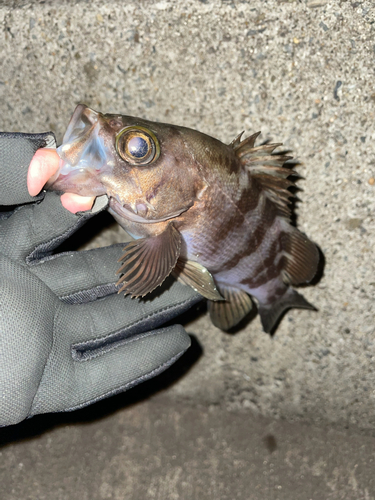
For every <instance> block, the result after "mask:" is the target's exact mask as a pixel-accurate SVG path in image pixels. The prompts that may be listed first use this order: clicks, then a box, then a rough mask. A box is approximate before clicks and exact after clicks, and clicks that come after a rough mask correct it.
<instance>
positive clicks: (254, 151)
mask: <svg viewBox="0 0 375 500" xmlns="http://www.w3.org/2000/svg"><path fill="white" fill-rule="evenodd" d="M259 134H260V132H257V133H256V134H253V135H251V136H250V137H247V138H246V139H244V140H243V141H241V136H242V134H240V135H239V136H237V137H236V139H234V141H233V142H232V143H231V146H232V147H233V150H234V152H235V155H236V156H237V158H238V159H239V160H240V162H241V163H242V165H244V166H245V167H246V169H247V170H248V172H249V173H250V174H251V177H252V179H253V180H254V181H256V182H258V183H259V184H260V185H261V187H262V188H263V189H264V191H265V193H266V195H267V196H268V198H269V199H271V200H272V201H273V202H274V203H275V204H276V205H277V207H278V210H279V212H280V215H283V216H285V217H289V216H290V207H289V205H290V198H293V197H294V195H293V194H292V193H291V192H290V191H289V188H290V187H294V186H295V183H294V182H293V181H291V180H290V179H288V177H289V176H291V175H293V176H296V177H300V176H299V175H298V174H297V173H296V172H295V171H294V170H292V169H291V168H289V167H285V166H284V164H285V162H286V161H288V160H290V159H291V158H292V156H287V155H284V154H273V151H274V150H275V149H276V148H277V147H278V146H281V145H282V143H274V144H263V145H262V146H256V147H255V141H256V139H257V137H258V136H259Z"/></svg>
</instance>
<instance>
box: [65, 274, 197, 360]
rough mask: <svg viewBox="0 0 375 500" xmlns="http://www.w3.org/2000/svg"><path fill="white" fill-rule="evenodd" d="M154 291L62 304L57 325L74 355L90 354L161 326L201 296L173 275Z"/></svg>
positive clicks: (78, 356)
mask: <svg viewBox="0 0 375 500" xmlns="http://www.w3.org/2000/svg"><path fill="white" fill-rule="evenodd" d="M155 292H156V293H153V294H150V298H148V297H147V298H143V299H137V298H131V297H129V296H126V297H124V296H123V295H122V294H117V293H116V294H114V295H110V296H108V297H105V298H103V299H99V300H96V301H94V302H89V303H86V304H80V305H66V304H62V306H63V313H62V314H60V315H59V316H58V318H56V320H55V327H56V329H57V331H58V332H62V333H60V335H64V336H65V338H67V339H68V342H69V344H70V345H71V354H72V356H73V358H75V359H83V358H89V357H94V356H96V355H97V354H98V353H99V354H100V353H102V352H104V351H106V350H107V349H111V348H112V347H113V346H114V345H116V344H117V343H118V342H121V341H122V340H123V339H125V338H129V337H131V336H133V335H136V334H139V333H142V332H147V331H149V330H154V329H155V328H158V327H160V326H161V325H163V324H165V323H166V322H168V321H170V320H172V319H173V318H175V317H176V316H177V315H179V314H181V313H183V312H185V311H186V310H188V309H189V308H190V307H192V306H193V305H194V304H196V303H197V302H199V301H200V300H202V296H201V295H199V294H198V293H196V292H194V290H192V289H191V288H190V287H188V286H185V285H182V284H181V283H177V282H175V281H174V280H173V278H171V280H170V281H169V283H166V284H165V285H164V288H162V287H160V289H159V290H157V291H155Z"/></svg>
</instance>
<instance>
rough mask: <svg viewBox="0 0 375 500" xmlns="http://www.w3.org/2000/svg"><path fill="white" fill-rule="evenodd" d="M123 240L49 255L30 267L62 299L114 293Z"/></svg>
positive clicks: (71, 300)
mask: <svg viewBox="0 0 375 500" xmlns="http://www.w3.org/2000/svg"><path fill="white" fill-rule="evenodd" d="M124 245H125V243H123V244H118V245H112V246H109V247H103V248H94V249H92V250H85V251H80V252H71V253H70V252H69V253H63V254H60V255H59V254H58V255H53V256H51V257H49V258H47V259H45V260H41V261H39V262H38V263H36V264H35V265H33V266H31V267H30V271H31V272H32V273H33V274H35V275H36V276H38V277H39V278H40V279H41V280H42V281H44V283H46V285H47V286H48V287H49V288H50V289H51V290H53V291H54V292H55V294H56V295H57V296H58V297H60V298H61V299H62V300H64V302H67V303H70V304H74V303H79V302H88V301H90V300H95V299H97V298H98V297H102V296H104V295H108V294H110V293H115V292H116V288H115V283H116V282H117V280H118V278H119V276H118V275H117V274H116V271H117V269H118V267H119V264H118V262H117V260H118V259H119V258H120V257H121V255H122V254H123V248H124Z"/></svg>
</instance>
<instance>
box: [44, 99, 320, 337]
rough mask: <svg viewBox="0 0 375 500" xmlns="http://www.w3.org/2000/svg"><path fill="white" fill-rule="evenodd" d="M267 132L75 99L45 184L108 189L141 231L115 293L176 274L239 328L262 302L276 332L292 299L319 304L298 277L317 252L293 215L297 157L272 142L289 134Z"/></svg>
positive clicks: (127, 224) (121, 219)
mask: <svg viewBox="0 0 375 500" xmlns="http://www.w3.org/2000/svg"><path fill="white" fill-rule="evenodd" d="M259 134H260V132H257V133H255V134H252V135H250V136H249V137H247V138H245V139H242V136H243V133H241V134H239V135H238V136H237V137H236V138H235V139H234V140H233V141H232V142H231V143H230V144H224V143H223V142H221V141H219V140H217V139H215V138H213V137H210V136H208V135H206V134H204V133H201V132H199V131H196V130H193V129H190V128H186V127H182V126H176V125H171V124H165V123H158V122H152V121H148V120H145V119H142V118H136V117H131V116H125V115H120V114H103V113H100V112H97V111H94V110H93V109H90V108H89V107H87V106H85V105H84V104H79V105H78V106H77V108H76V109H75V111H74V113H73V115H72V117H71V120H70V122H69V124H68V127H67V130H66V132H65V135H64V138H63V142H62V144H61V146H60V147H59V148H58V149H57V152H58V154H59V157H60V164H59V169H58V172H57V173H56V175H55V176H54V177H53V178H51V179H50V181H49V182H48V183H47V186H46V188H47V189H50V190H55V191H58V192H69V193H76V194H80V195H82V196H101V195H107V197H108V208H107V209H108V211H109V212H110V213H111V214H112V216H113V217H114V218H115V220H116V221H117V222H118V223H119V224H120V226H122V228H123V229H124V230H125V231H126V232H127V233H128V234H129V235H130V236H132V238H133V240H132V241H131V242H130V243H128V244H127V245H126V247H125V248H124V253H123V255H122V256H121V258H120V259H119V262H120V264H121V265H120V267H119V269H118V275H119V279H118V283H117V285H118V290H119V292H123V293H125V294H130V295H131V296H132V297H144V296H146V295H147V294H149V293H150V292H152V291H153V290H154V289H155V288H157V287H158V286H159V285H161V284H162V283H163V282H164V280H165V279H166V278H167V276H169V275H170V274H172V275H173V276H174V277H175V278H176V279H178V280H179V281H181V282H182V283H184V284H185V285H189V286H191V287H192V288H193V289H194V290H196V291H197V292H199V293H200V294H201V295H202V296H204V297H205V298H206V299H207V300H208V310H209V314H210V317H211V320H212V322H213V324H214V325H215V326H217V327H218V328H220V329H222V330H224V331H227V330H231V329H232V328H234V327H235V326H236V325H238V323H239V322H240V321H241V320H242V319H243V318H244V317H246V316H247V315H248V314H249V312H250V311H251V310H252V309H253V306H254V303H255V304H256V306H257V309H258V312H259V315H260V319H261V323H262V326H263V330H264V331H265V332H268V333H269V332H272V331H274V329H275V327H276V325H277V324H278V321H279V319H280V317H281V316H282V315H283V313H284V312H285V311H286V310H288V309H290V308H305V309H315V308H314V306H312V305H311V304H310V303H309V302H307V300H306V299H305V298H304V297H303V296H302V295H301V294H299V293H298V292H297V291H296V290H295V289H294V288H293V287H294V286H296V285H301V284H306V283H309V282H310V281H311V280H312V279H313V278H314V276H315V274H316V272H317V266H318V261H319V252H318V248H317V246H316V245H315V244H314V243H313V242H312V241H311V240H309V238H308V237H307V236H306V235H305V234H303V233H302V232H300V231H299V230H298V229H297V228H296V227H295V226H294V225H292V224H291V200H292V198H293V196H294V195H293V194H292V192H291V189H290V188H292V187H293V186H295V180H294V179H295V178H298V175H297V173H296V171H295V170H293V169H292V168H291V167H290V165H289V164H288V163H286V162H287V161H288V160H290V159H291V157H290V156H287V155H286V154H283V153H277V152H275V149H276V148H278V147H279V146H281V145H282V144H281V143H272V144H270V143H265V144H263V145H256V140H257V138H258V136H259Z"/></svg>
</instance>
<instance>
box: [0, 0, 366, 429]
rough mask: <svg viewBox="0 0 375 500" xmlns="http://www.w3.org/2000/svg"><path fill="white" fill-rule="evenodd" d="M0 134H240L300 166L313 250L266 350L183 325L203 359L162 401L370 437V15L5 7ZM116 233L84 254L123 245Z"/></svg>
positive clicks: (140, 5)
mask: <svg viewBox="0 0 375 500" xmlns="http://www.w3.org/2000/svg"><path fill="white" fill-rule="evenodd" d="M0 20H1V25H2V26H3V30H2V31H1V34H0V37H1V48H2V53H1V56H2V58H1V59H2V61H1V69H0V80H1V81H0V92H1V99H0V129H1V130H6V131H23V132H38V131H45V130H53V131H54V132H55V133H56V135H57V137H58V140H60V141H61V139H62V135H63V133H64V129H65V128H66V125H67V122H68V120H69V117H70V115H71V113H72V111H73V109H74V107H75V105H76V104H77V103H80V102H84V103H86V104H88V105H90V106H91V107H93V108H94V109H97V110H101V111H103V112H116V113H118V112H121V113H124V114H131V115H135V116H141V117H145V118H148V119H151V120H158V121H167V122H171V123H175V124H179V125H185V126H189V127H193V128H197V129H199V130H201V131H202V132H206V133H208V134H210V135H213V136H215V137H217V138H219V139H221V140H223V141H225V142H230V141H231V140H232V139H233V138H234V137H235V136H236V134H238V133H239V132H240V131H242V130H246V133H247V134H250V133H253V132H256V131H259V130H261V131H262V134H263V135H262V137H261V138H262V139H263V140H266V139H272V140H273V141H276V142H283V143H284V145H285V147H286V148H287V149H291V150H292V151H293V152H294V155H295V158H296V159H297V160H298V161H299V162H300V163H301V166H300V167H299V173H300V174H301V175H302V176H304V178H305V179H304V180H301V181H300V182H299V186H300V188H301V189H303V191H302V192H301V193H300V198H301V199H302V203H299V204H298V207H297V214H298V226H299V227H300V228H301V230H302V231H304V232H306V233H307V234H308V235H309V236H310V237H311V238H312V239H313V240H314V241H315V242H316V243H317V244H318V245H319V246H320V248H321V249H322V252H323V253H324V257H325V261H326V265H325V270H324V276H323V278H322V279H321V281H320V282H319V283H318V284H316V285H315V286H313V287H309V288H306V289H304V290H303V294H304V295H305V297H306V298H307V299H308V300H309V301H310V302H311V303H313V304H315V306H316V307H317V308H318V312H311V311H299V310H293V311H290V312H289V313H288V314H287V315H286V316H285V317H284V319H283V321H282V322H281V324H280V326H279V328H278V330H277V332H276V334H275V335H274V337H273V338H271V337H270V336H268V335H266V334H264V333H263V332H262V330H261V327H260V322H259V318H258V317H256V318H255V319H254V320H253V321H252V322H251V323H248V324H247V325H246V326H244V327H243V328H242V329H240V331H238V333H237V334H236V335H228V334H224V333H222V332H220V331H219V330H217V329H216V328H214V327H213V326H212V325H211V324H210V321H209V318H208V317H207V315H204V314H203V315H200V316H195V319H194V320H193V321H191V322H188V323H186V328H187V330H188V331H189V333H192V334H193V335H194V336H195V337H196V339H197V341H198V343H199V344H200V346H201V347H202V349H203V353H202V355H201V356H200V357H199V359H198V360H197V361H196V363H195V364H193V365H192V366H191V367H190V369H189V371H188V372H187V373H186V374H185V376H184V377H183V378H181V379H180V380H179V381H178V382H177V383H176V384H174V385H173V387H170V388H169V389H168V391H169V396H170V397H171V398H173V399H176V400H179V399H181V398H183V399H186V398H188V399H190V400H191V401H194V402H202V403H204V404H207V403H209V404H214V405H216V404H221V405H223V407H225V408H228V409H232V410H233V409H237V408H245V409H247V410H249V411H255V412H260V413H262V414H264V415H268V416H273V415H276V416H282V417H286V418H289V419H297V418H303V419H306V420H312V421H315V422H317V421H330V422H336V423H337V424H338V425H355V426H358V427H361V428H367V429H373V428H374V427H375V411H374V410H375V374H374V359H375V325H374V319H375V318H374V317H375V307H374V299H375V273H374V267H375V266H374V258H373V249H374V243H375V233H374V227H375V225H374V209H375V184H374V177H375V152H374V146H373V142H374V139H375V131H374V125H373V124H374V113H375V87H374V67H375V64H374V63H375V45H374V44H375V31H374V28H375V23H374V7H373V5H372V2H370V1H364V2H349V1H348V2H340V1H332V2H326V1H324V0H321V1H307V2H306V1H301V2H296V1H289V2H281V1H260V0H253V1H251V2H245V1H240V0H233V1H221V2H219V1H217V2H210V1H193V2H178V1H177V0H160V1H157V2H155V3H153V2H147V1H135V0H133V1H127V2H124V1H120V0H118V1H111V2H103V1H90V2H85V1H81V2H59V1H54V2H45V3H39V2H33V3H30V2H24V1H15V2H4V1H3V2H1V3H0ZM122 239H123V235H122V233H121V232H120V231H118V230H116V229H111V230H110V231H109V232H108V231H107V232H105V233H103V234H102V235H101V236H100V238H99V239H96V240H95V241H94V242H93V243H91V245H95V244H98V243H99V244H103V243H107V242H110V241H121V240H122Z"/></svg>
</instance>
